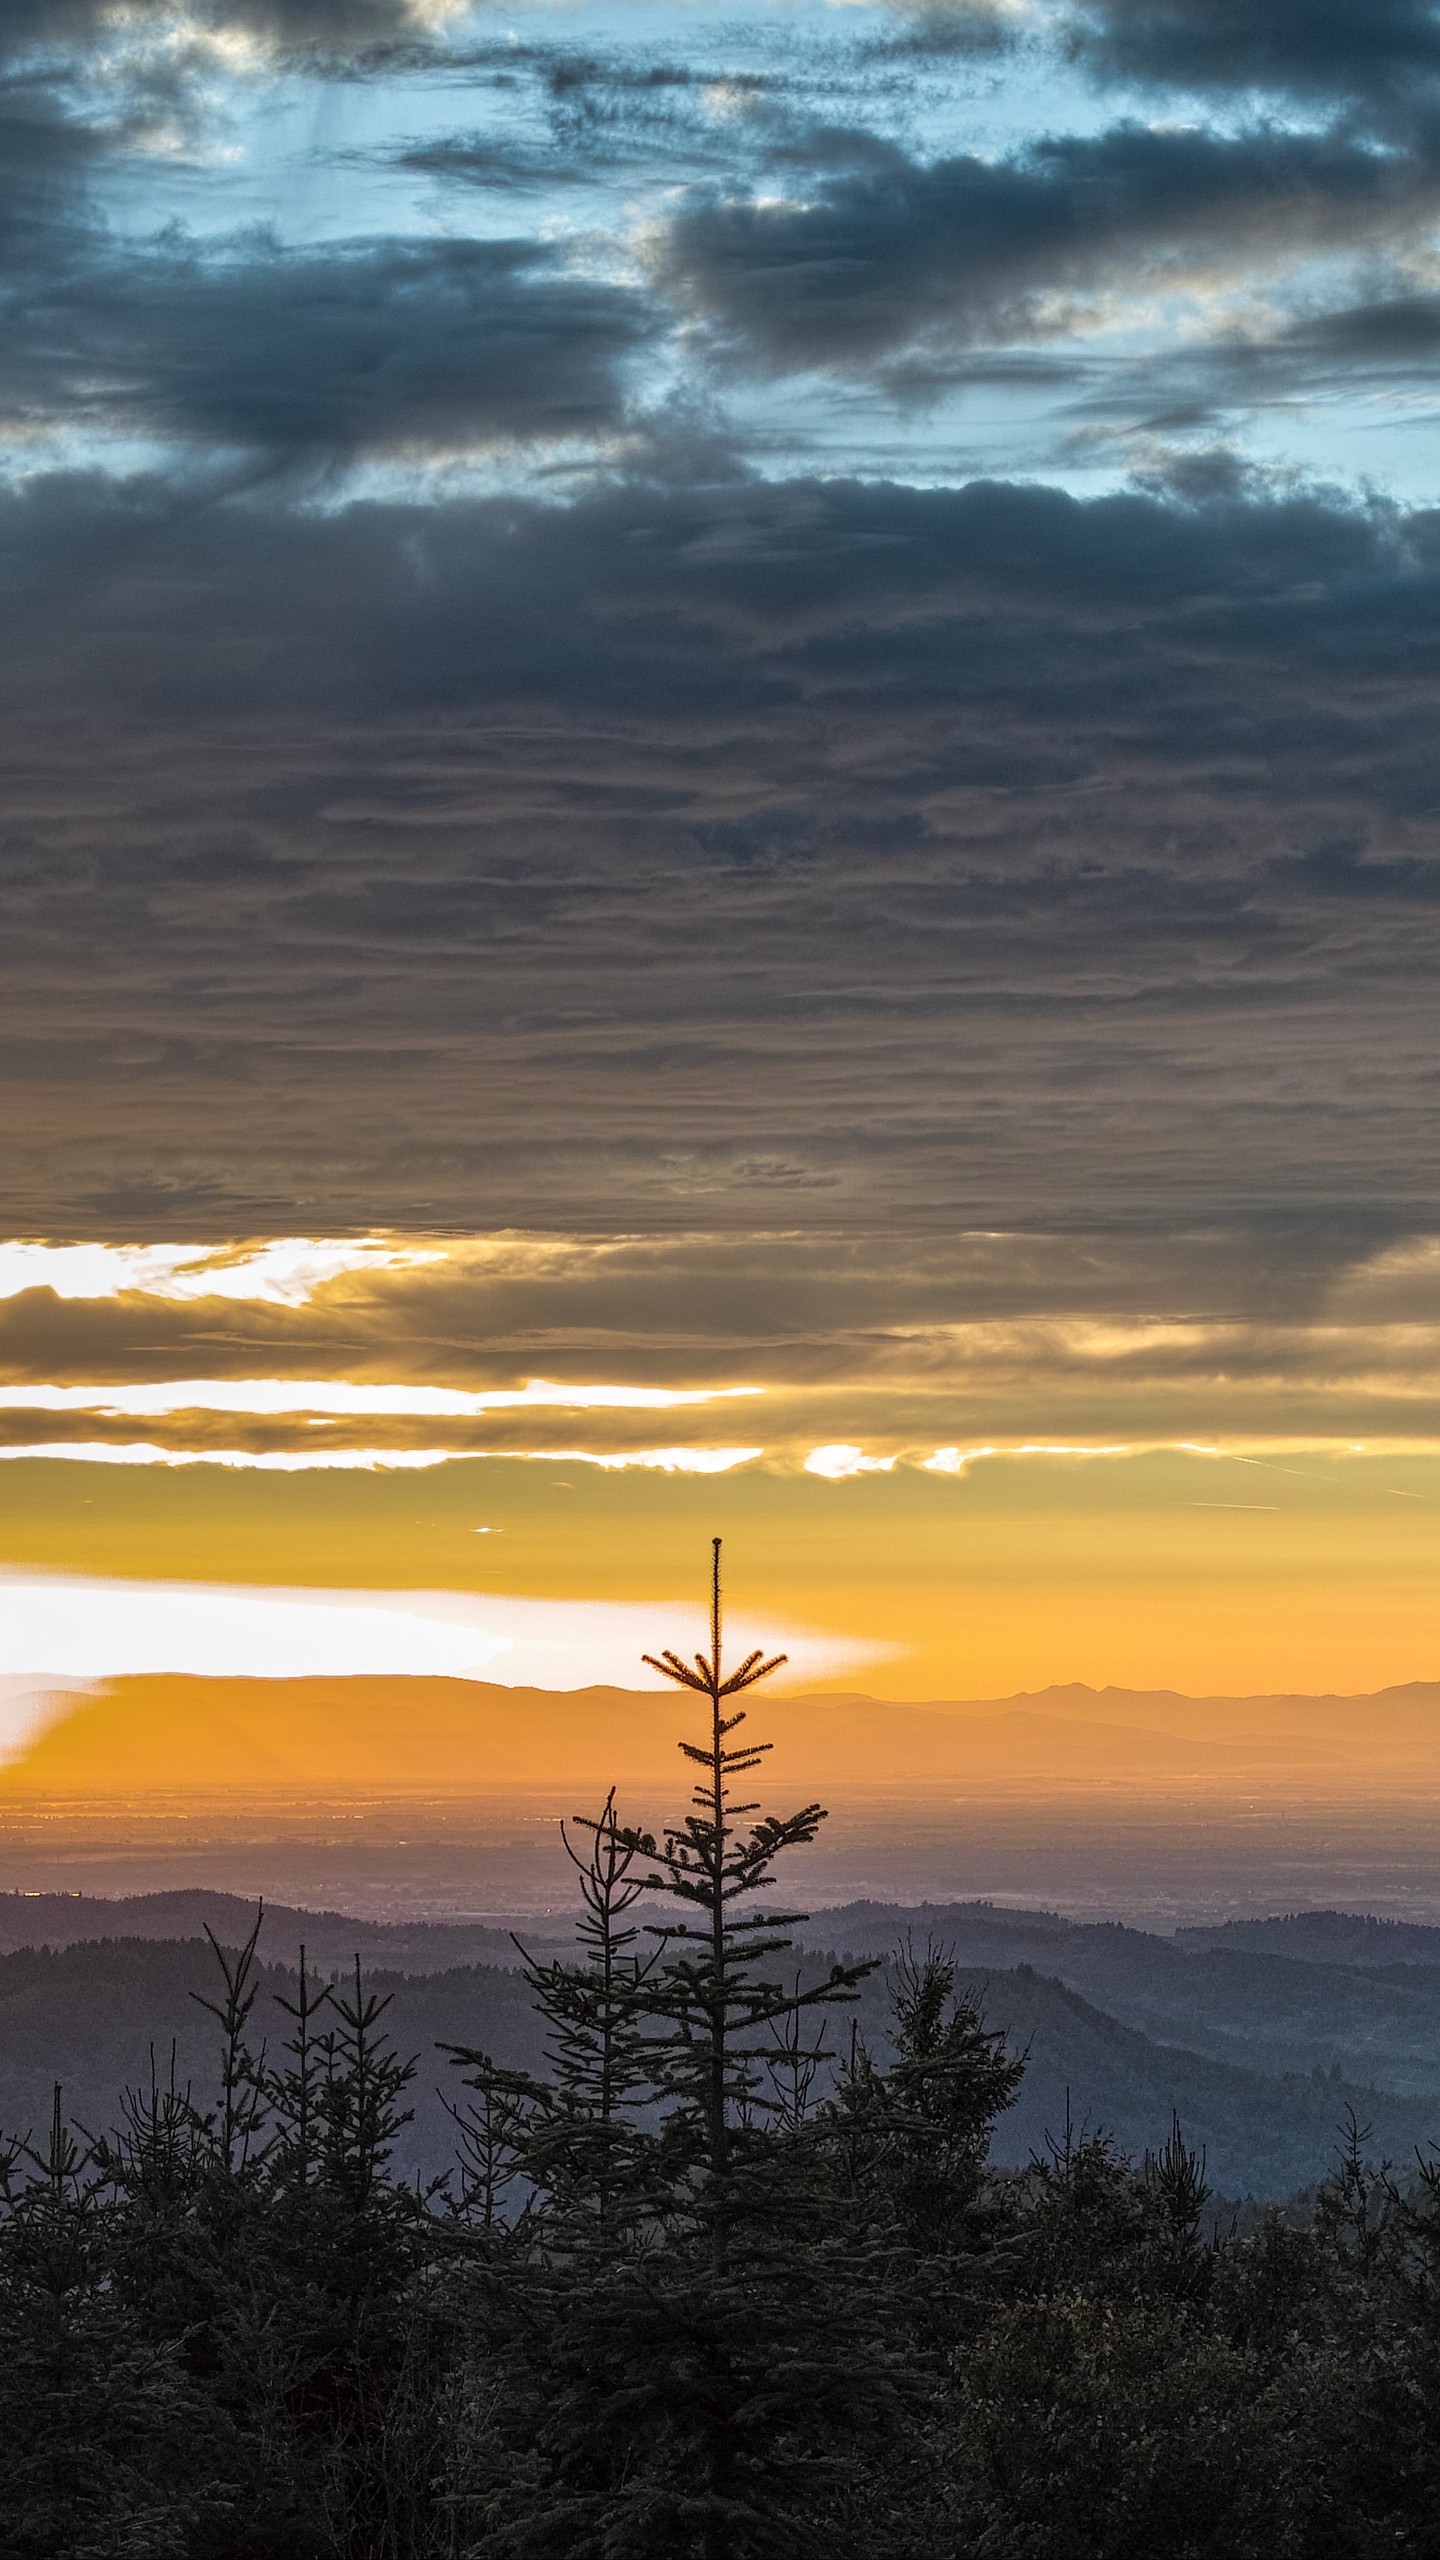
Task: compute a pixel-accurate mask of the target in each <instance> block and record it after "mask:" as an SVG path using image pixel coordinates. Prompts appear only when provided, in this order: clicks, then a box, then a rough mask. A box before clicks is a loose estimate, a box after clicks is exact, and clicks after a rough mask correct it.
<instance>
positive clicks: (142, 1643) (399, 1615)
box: [0, 1573, 889, 1740]
mask: <svg viewBox="0 0 1440 2560" xmlns="http://www.w3.org/2000/svg"><path fill="white" fill-rule="evenodd" d="M0 1595H3V1601H4V1608H3V1617H0V1687H8V1686H11V1685H16V1686H20V1685H22V1684H25V1683H28V1681H29V1680H31V1679H33V1678H34V1677H35V1676H36V1675H41V1676H43V1677H46V1678H48V1679H49V1680H50V1681H52V1682H55V1683H56V1684H57V1685H58V1684H60V1683H62V1682H69V1683H71V1684H72V1685H73V1684H74V1683H76V1682H83V1681H92V1680H111V1679H134V1678H139V1677H146V1676H150V1677H155V1676H162V1677H167V1676H168V1677H181V1678H184V1677H191V1678H204V1677H206V1676H207V1675H212V1674H213V1673H214V1672H215V1669H216V1666H217V1664H223V1666H224V1669H225V1674H226V1676H227V1677H229V1678H237V1679H251V1680H300V1679H313V1678H329V1679H340V1678H350V1677H356V1676H363V1677H387V1678H402V1679H404V1678H412V1679H427V1678H428V1679H450V1680H471V1681H474V1680H484V1681H494V1682H498V1683H499V1684H500V1685H501V1686H504V1687H511V1688H529V1687H532V1686H535V1687H541V1688H546V1689H581V1688H591V1687H594V1686H597V1685H603V1684H606V1683H609V1684H613V1685H615V1686H623V1687H625V1688H627V1689H647V1688H654V1689H660V1688H663V1687H664V1686H665V1683H664V1681H663V1680H662V1679H661V1678H660V1677H659V1675H658V1674H656V1673H654V1672H647V1671H646V1669H645V1668H644V1664H643V1660H642V1656H643V1654H644V1651H645V1648H646V1647H647V1645H650V1644H653V1641H654V1628H655V1619H656V1614H657V1610H659V1609H660V1608H661V1607H663V1608H664V1609H665V1610H666V1611H668V1612H669V1614H670V1617H671V1621H672V1624H673V1623H674V1622H675V1620H676V1619H677V1618H678V1620H679V1623H680V1629H681V1631H682V1632H681V1636H680V1640H681V1641H689V1642H694V1643H699V1642H700V1641H701V1640H702V1638H703V1635H704V1631H705V1620H704V1617H703V1615H702V1613H701V1612H700V1611H699V1610H697V1609H695V1608H694V1607H693V1606H692V1605H691V1604H690V1603H688V1602H684V1601H682V1602H679V1603H675V1602H671V1601H668V1600H667V1601H665V1602H663V1603H660V1602H645V1603H643V1604H637V1603H633V1602H623V1601H605V1600H544V1599H513V1598H510V1597H508V1596H505V1595H491V1594H488V1593H487V1594H477V1593H472V1592H462V1591H357V1590H352V1591H345V1592H336V1591H327V1590H319V1591H310V1590H288V1591H287V1590H273V1589H272V1590H265V1591H257V1590H254V1589H251V1588H249V1587H246V1586H241V1585H235V1584H225V1583H218V1584H217V1583H183V1582H124V1581H118V1580H114V1581H111V1580H101V1579H98V1578H94V1579H92V1578H89V1577H86V1576H82V1575H75V1574H43V1575H29V1574H22V1573H5V1574H3V1575H0ZM739 1633H740V1639H741V1640H742V1642H743V1643H744V1644H746V1645H749V1644H757V1643H758V1644H763V1645H764V1647H765V1649H766V1651H767V1652H776V1651H779V1652H784V1653H786V1654H788V1656H789V1663H790V1677H791V1679H792V1680H794V1679H797V1678H808V1679H823V1678H826V1677H829V1676H830V1675H831V1674H833V1673H834V1672H836V1671H838V1670H842V1669H845V1668H847V1667H849V1666H850V1665H853V1664H858V1663H860V1662H864V1661H868V1660H874V1659H876V1658H877V1657H878V1656H880V1655H882V1654H883V1653H884V1652H886V1651H887V1650H889V1648H887V1647H884V1646H879V1645H873V1644H866V1643H864V1642H857V1641H854V1640H852V1639H849V1638H846V1637H843V1636H831V1635H828V1634H825V1633H822V1632H819V1631H813V1630H809V1629H806V1628H800V1629H792V1628H789V1627H785V1626H781V1625H777V1624H775V1623H774V1622H773V1621H765V1622H759V1621H754V1622H752V1621H745V1622H743V1623H742V1625H741V1627H740V1630H739ZM734 1640H735V1639H734V1638H733V1637H732V1641H734ZM22 1694H23V1695H24V1696H25V1703H26V1707H27V1709H28V1710H29V1722H30V1726H31V1729H32V1730H33V1724H34V1710H33V1704H32V1702H31V1696H30V1694H29V1692H28V1689H25V1688H24V1687H23V1686H22ZM69 1703H70V1701H69V1700H68V1699H64V1698H61V1699H59V1700H57V1701H56V1709H57V1711H63V1710H64V1709H65V1708H66V1707H67V1706H68V1705H69ZM7 1738H8V1739H10V1740H13V1739H15V1737H14V1736H13V1734H11V1735H10V1736H8V1737H7Z"/></svg>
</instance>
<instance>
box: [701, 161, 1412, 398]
mask: <svg viewBox="0 0 1440 2560" xmlns="http://www.w3.org/2000/svg"><path fill="white" fill-rule="evenodd" d="M827 163H828V165H827ZM791 183H792V184H794V183H796V176H795V175H794V174H792V179H791ZM798 185H799V187H800V188H801V189H803V200H802V201H798V202H795V201H791V202H786V201H784V200H783V198H782V199H780V200H777V199H776V197H775V196H773V195H772V196H770V197H767V198H765V199H754V198H751V199H746V200H740V201H725V200H716V201H710V202H701V203H698V204H696V205H694V206H693V207H692V208H691V209H690V210H688V211H687V212H685V213H683V214H682V215H681V216H680V217H679V219H678V220H677V222H676V224H675V226H674V228H673V231H672V232H671V234H670V237H669V240H668V242H667V244H666V246H665V249H664V251H663V254H662V258H661V262H660V273H661V276H662V279H663V281H664V282H665V283H666V285H667V286H668V287H669V289H670V290H671V291H672V292H674V293H676V294H677V295H679V296H680V297H681V299H682V300H683V301H684V302H685V303H686V304H687V305H688V306H689V308H690V309H692V310H693V311H695V312H696V313H698V314H699V315H701V316H702V317H703V318H704V319H705V320H706V321H708V322H709V323H711V324H712V325H713V326H714V328H715V329H716V330H717V331H718V332H719V333H720V334H721V336H722V337H723V339H724V340H725V341H726V342H727V344H728V345H730V346H732V347H739V348H742V349H745V350H748V351H749V352H750V353H752V354H753V355H754V356H755V357H756V358H757V359H758V360H760V361H761V362H763V363H764V364H765V365H766V366H768V367H770V368H773V369H776V370H789V369H792V368H794V367H797V366H799V367H803V366H834V367H839V368H841V369H844V368H847V367H857V366H858V367H864V366H867V365H870V364H873V362H874V361H875V360H876V358H877V357H880V356H883V355H885V354H887V353H889V352H890V351H891V350H893V349H895V348H898V347H901V346H903V345H905V344H906V343H907V342H909V341H911V340H912V339H915V338H917V337H927V336H928V337H934V338H936V339H938V340H940V341H942V342H950V343H960V344H964V343H967V342H972V341H975V340H985V341H990V342H995V341H1003V340H1005V339H1007V338H1010V339H1013V338H1018V337H1025V336H1028V335H1033V334H1035V333H1036V332H1040V333H1042V334H1043V333H1045V332H1047V331H1050V330H1054V329H1056V328H1057V327H1063V326H1064V325H1065V320H1066V317H1067V316H1068V317H1073V314H1068V315H1067V314H1065V313H1064V312H1063V311H1057V309H1056V307H1055V305H1056V300H1057V298H1061V299H1062V300H1063V298H1064V297H1066V296H1071V297H1073V296H1076V295H1084V294H1088V293H1093V292H1094V291H1095V290H1097V289H1098V288H1102V287H1103V286H1105V285H1106V284H1107V283H1112V282H1113V283H1119V284H1121V285H1122V286H1123V287H1125V288H1128V289H1129V290H1131V291H1141V290H1146V289H1154V288H1155V287H1156V286H1157V285H1160V284H1162V283H1163V282H1164V281H1166V280H1167V278H1171V277H1173V278H1177V279H1178V278H1183V277H1184V276H1185V275H1186V274H1187V273H1190V274H1193V273H1195V272H1196V271H1197V270H1203V269H1204V268H1205V266H1206V265H1207V264H1209V263H1212V262H1218V263H1219V264H1221V265H1222V266H1223V267H1225V268H1227V269H1228V270H1229V271H1231V272H1234V271H1235V270H1236V269H1237V268H1240V269H1249V270H1251V271H1255V272H1263V271H1264V270H1265V269H1266V268H1268V267H1270V266H1273V264H1274V263H1275V261H1276V260H1277V259H1279V258H1282V257H1294V256H1295V255H1296V254H1297V253H1303V252H1305V251H1307V250H1313V249H1316V248H1326V247H1328V248H1335V247H1342V248H1344V249H1347V250H1353V249H1355V248H1358V247H1359V246H1361V245H1362V244H1364V243H1366V242H1374V241H1377V240H1381V239H1385V238H1393V237H1395V236H1397V235H1405V234H1413V233H1415V232H1416V231H1418V230H1419V229H1420V228H1421V227H1422V226H1423V225H1424V224H1425V223H1427V222H1430V221H1432V220H1433V218H1434V215H1435V212H1436V208H1437V203H1440V170H1437V166H1436V165H1434V164H1432V162H1431V161H1430V159H1429V157H1428V155H1425V154H1411V153H1409V152H1399V153H1396V152H1390V151H1382V150H1378V149H1376V148H1374V147H1373V146H1371V145H1368V144H1366V143H1364V142H1363V141H1359V140H1357V139H1355V138H1354V137H1352V136H1350V135H1348V134H1345V133H1342V132H1334V133H1324V134H1307V133H1295V132H1287V131H1284V130H1282V129H1280V128H1278V127H1265V128H1263V129H1259V130H1256V131H1252V132H1249V133H1246V134H1243V135H1241V136H1238V137H1234V138H1227V137H1224V136H1220V135H1216V134H1213V133H1207V132H1205V131H1203V130H1199V129H1194V130H1181V129H1172V130H1164V129H1159V130H1157V129H1152V128H1150V127H1147V126H1144V125H1139V124H1124V125H1118V126H1115V127H1113V128H1112V129H1111V130H1110V131H1109V132H1107V133H1103V134H1100V135H1096V136H1093V137H1090V136H1084V137H1073V136H1062V137H1055V138H1051V139H1049V140H1044V141H1040V142H1036V143H1033V144H1031V145H1029V146H1028V147H1027V148H1026V149H1025V150H1024V151H1023V152H1021V153H1018V154H1017V155H1016V156H1015V157H1013V158H1011V159H1008V160H1002V161H987V160H981V159H976V158H974V157H965V158H960V159H950V160H940V161H935V162H932V163H930V164H928V165H926V164H922V163H920V162H917V161H915V160H913V159H911V158H909V157H908V156H907V155H906V154H905V153H904V152H902V151H901V150H899V149H898V148H895V147H893V146H890V145H887V144H883V143H881V142H879V141H877V140H876V139H875V137H873V136H866V135H859V134H837V135H833V136H822V137H817V138H816V140H815V142H814V144H813V145H812V150H811V157H810V165H809V166H808V167H802V168H801V169H800V170H799V172H798Z"/></svg>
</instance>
